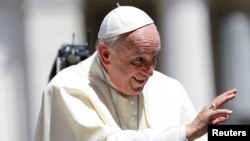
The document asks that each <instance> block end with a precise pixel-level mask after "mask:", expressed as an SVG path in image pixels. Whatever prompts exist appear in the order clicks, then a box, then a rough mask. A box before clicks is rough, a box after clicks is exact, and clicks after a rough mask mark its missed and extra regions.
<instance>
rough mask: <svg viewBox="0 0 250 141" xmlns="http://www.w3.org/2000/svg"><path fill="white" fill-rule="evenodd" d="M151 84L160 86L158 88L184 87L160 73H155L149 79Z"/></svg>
mask: <svg viewBox="0 0 250 141" xmlns="http://www.w3.org/2000/svg"><path fill="white" fill-rule="evenodd" d="M148 83H149V84H152V83H154V84H158V85H157V86H176V87H183V86H182V84H181V83H180V82H179V81H178V80H176V79H175V78H172V77H170V76H167V75H165V74H163V73H161V72H159V71H156V70H155V71H154V74H153V76H152V77H150V78H149V81H148Z"/></svg>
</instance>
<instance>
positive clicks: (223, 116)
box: [209, 109, 233, 124]
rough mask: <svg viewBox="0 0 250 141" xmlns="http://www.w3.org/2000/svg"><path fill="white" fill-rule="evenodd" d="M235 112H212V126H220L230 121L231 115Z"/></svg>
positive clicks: (224, 110) (223, 110) (218, 110)
mask: <svg viewBox="0 0 250 141" xmlns="http://www.w3.org/2000/svg"><path fill="white" fill-rule="evenodd" d="M232 113H233V111H231V110H228V109H217V110H214V111H212V112H211V116H210V120H209V121H210V122H209V123H212V124H218V123H221V122H224V121H225V120H227V119H228V117H229V115H231V114H232Z"/></svg>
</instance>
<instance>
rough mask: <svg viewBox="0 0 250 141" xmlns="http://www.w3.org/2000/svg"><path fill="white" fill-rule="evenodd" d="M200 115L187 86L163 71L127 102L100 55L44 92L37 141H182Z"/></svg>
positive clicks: (59, 77)
mask: <svg viewBox="0 0 250 141" xmlns="http://www.w3.org/2000/svg"><path fill="white" fill-rule="evenodd" d="M117 77H119V74H117ZM195 115H196V112H195V110H194V107H193V105H192V103H191V101H190V98H189V96H188V95H187V93H186V91H185V89H184V88H183V86H182V85H181V84H180V83H179V82H178V81H176V80H174V79H172V78H170V77H168V76H166V75H164V74H162V73H160V72H158V71H154V74H153V76H151V77H150V78H149V80H148V82H147V84H146V85H145V87H144V90H143V93H142V94H140V95H139V96H122V95H121V94H119V92H117V91H116V88H115V86H114V85H113V84H112V82H111V81H110V80H109V77H108V76H107V74H106V73H105V71H104V70H103V68H102V67H101V65H100V63H99V59H98V55H97V52H95V53H94V54H93V55H92V56H90V57H89V58H87V59H86V60H84V61H82V62H81V63H79V64H77V65H74V66H70V67H68V68H65V69H63V70H62V71H61V72H59V73H58V74H57V75H56V76H55V77H54V78H53V79H52V81H51V82H50V83H49V84H48V86H47V87H46V88H45V90H44V93H43V101H42V106H41V111H40V115H39V119H38V123H37V129H36V135H35V141H103V140H107V141H124V140H126V141H183V137H185V135H184V134H183V133H185V130H184V126H185V125H186V124H187V123H190V122H191V121H192V120H193V119H194V117H195ZM204 139H206V138H204Z"/></svg>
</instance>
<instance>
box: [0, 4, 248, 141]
mask: <svg viewBox="0 0 250 141" xmlns="http://www.w3.org/2000/svg"><path fill="white" fill-rule="evenodd" d="M117 2H118V3H119V4H120V5H132V6H136V7H138V8H141V9H142V10H144V11H146V12H147V13H148V14H149V15H150V16H151V17H152V18H153V19H154V21H155V24H156V25H157V26H158V29H159V32H160V35H161V41H162V51H161V53H160V55H159V58H158V66H157V68H156V69H157V70H159V71H161V72H163V73H165V74H166V75H169V76H171V77H173V78H176V79H177V80H179V81H180V82H181V83H182V84H183V85H184V87H185V88H186V90H187V91H188V93H189V95H190V98H191V99H192V101H193V102H194V105H195V108H196V109H197V111H198V110H200V109H201V108H202V107H203V106H204V105H205V104H207V103H209V102H210V100H211V99H212V98H214V97H215V96H216V95H218V94H221V93H223V92H224V91H226V90H228V89H231V88H237V89H238V95H237V97H236V98H235V100H234V101H230V102H229V103H228V104H226V105H225V107H227V108H230V109H232V110H233V111H234V113H233V115H232V116H231V117H230V120H228V121H227V122H226V123H225V124H250V102H249V100H250V1H248V0H237V1H235V0H116V1H113V0H0V92H1V93H0V133H1V135H0V141H32V139H33V136H34V132H35V128H36V121H37V118H38V115H39V110H40V106H41V99H42V91H43V89H44V87H45V86H46V84H47V83H48V80H49V75H50V73H51V69H52V66H53V63H54V60H55V58H56V56H57V54H58V50H59V48H60V47H61V46H62V44H65V43H66V44H67V43H72V34H73V33H74V34H75V39H74V43H75V44H88V46H89V51H90V52H91V53H93V52H94V51H95V47H94V45H95V40H96V37H97V32H98V30H99V26H100V24H101V21H102V19H103V18H104V16H105V15H106V14H107V13H108V12H109V11H110V10H112V9H113V8H115V7H117V4H116V3H117Z"/></svg>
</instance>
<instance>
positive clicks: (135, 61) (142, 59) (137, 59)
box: [132, 57, 145, 66]
mask: <svg viewBox="0 0 250 141" xmlns="http://www.w3.org/2000/svg"><path fill="white" fill-rule="evenodd" d="M144 63H145V59H144V58H142V57H137V58H136V59H134V60H133V61H132V64H134V65H137V66H139V65H142V64H144Z"/></svg>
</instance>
